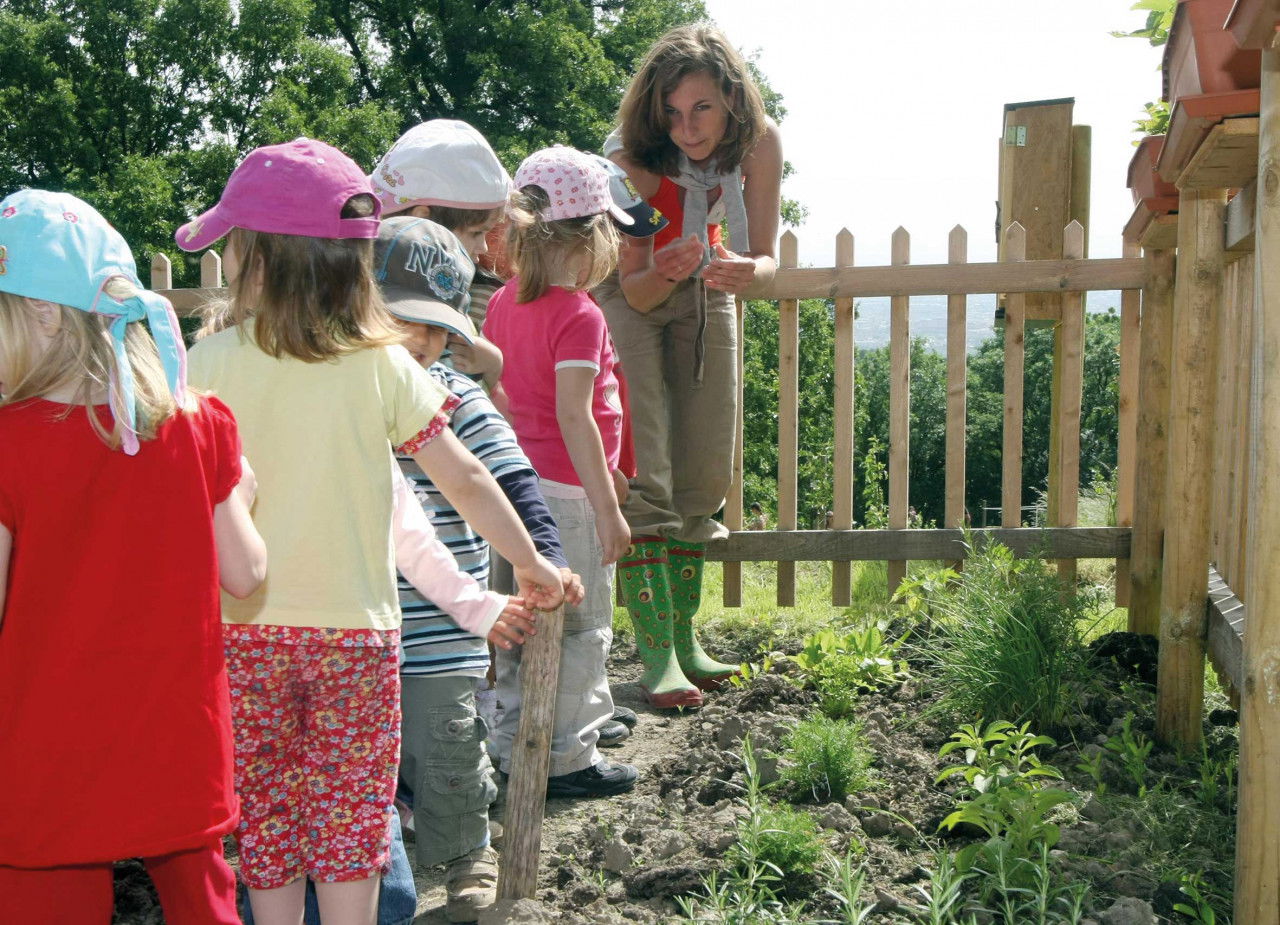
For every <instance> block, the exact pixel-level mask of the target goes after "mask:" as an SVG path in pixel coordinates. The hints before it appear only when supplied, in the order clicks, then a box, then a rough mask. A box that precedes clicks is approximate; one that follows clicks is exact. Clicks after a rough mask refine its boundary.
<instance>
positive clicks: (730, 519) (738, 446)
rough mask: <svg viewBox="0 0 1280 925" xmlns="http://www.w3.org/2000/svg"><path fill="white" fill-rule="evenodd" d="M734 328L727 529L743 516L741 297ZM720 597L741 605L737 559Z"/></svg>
mask: <svg viewBox="0 0 1280 925" xmlns="http://www.w3.org/2000/svg"><path fill="white" fill-rule="evenodd" d="M733 310H734V323H735V325H736V327H735V328H734V330H736V331H737V332H738V385H737V392H738V410H737V412H736V415H735V416H736V417H737V420H738V423H737V424H736V425H735V429H734V432H733V433H734V440H733V481H732V482H730V483H729V496H728V497H727V498H725V501H724V525H725V526H726V527H728V528H729V529H730V530H741V529H742V526H743V524H742V517H743V497H742V390H743V377H742V352H743V340H744V336H743V331H744V330H745V329H744V328H743V326H742V321H743V319H742V315H743V312H744V311H745V303H744V302H743V301H742V299H734V300H733ZM721 579H722V580H721V585H722V587H721V591H720V595H721V599H722V600H723V601H724V606H726V607H741V606H742V564H741V563H739V562H726V563H725V564H724V571H723V573H722V575H721ZM618 593H619V594H621V593H622V582H618Z"/></svg>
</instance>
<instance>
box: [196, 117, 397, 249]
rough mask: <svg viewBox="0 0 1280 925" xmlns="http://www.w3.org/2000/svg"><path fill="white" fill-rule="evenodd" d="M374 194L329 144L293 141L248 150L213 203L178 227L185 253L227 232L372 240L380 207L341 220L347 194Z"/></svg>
mask: <svg viewBox="0 0 1280 925" xmlns="http://www.w3.org/2000/svg"><path fill="white" fill-rule="evenodd" d="M362 193H363V194H365V195H367V196H373V187H372V186H370V184H369V178H368V177H366V176H365V175H364V171H362V170H361V169H360V168H359V167H358V166H356V162H355V161H353V160H352V159H351V158H349V157H347V155H345V154H343V153H342V152H341V151H339V150H338V149H337V148H335V147H333V146H332V145H327V144H325V143H324V142H323V141H315V140H313V139H310V138H296V139H294V140H293V141H290V142H287V143H286V144H282V145H268V146H266V147H264V148H257V149H256V150H254V151H251V152H249V155H248V157H246V158H245V159H244V160H243V161H241V162H240V166H238V167H237V168H236V169H235V170H234V171H232V173H231V179H229V180H227V187H226V189H224V190H223V191H222V198H221V199H220V200H218V204H217V205H216V206H214V207H213V208H212V209H209V210H208V211H207V212H205V213H204V214H203V215H201V216H199V217H198V218H195V219H193V220H192V221H190V222H187V224H185V225H183V226H182V227H181V228H179V229H178V232H177V234H175V235H174V239H175V240H176V241H177V242H178V246H179V247H180V248H182V249H183V250H186V251H199V250H204V249H205V248H206V247H208V246H209V245H211V244H213V243H214V242H215V241H217V240H218V239H219V238H221V237H222V236H223V235H225V234H226V233H227V232H229V231H230V230H231V229H232V228H244V229H246V230H248V231H265V232H268V233H271V234H294V235H298V236H300V237H304V238H370V239H372V238H376V237H377V236H378V218H379V216H380V214H381V211H382V206H381V204H380V203H378V202H377V200H376V199H375V200H374V203H375V206H374V212H373V215H371V216H368V217H366V218H343V217H342V207H343V206H345V205H346V204H347V200H349V199H350V198H351V197H352V196H358V195H360V194H362Z"/></svg>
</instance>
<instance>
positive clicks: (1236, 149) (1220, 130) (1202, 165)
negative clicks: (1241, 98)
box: [1177, 118, 1258, 189]
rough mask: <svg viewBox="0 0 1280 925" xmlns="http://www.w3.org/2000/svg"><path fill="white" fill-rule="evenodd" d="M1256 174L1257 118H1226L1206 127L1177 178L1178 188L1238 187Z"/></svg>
mask: <svg viewBox="0 0 1280 925" xmlns="http://www.w3.org/2000/svg"><path fill="white" fill-rule="evenodd" d="M1257 175H1258V120H1257V119H1251V118H1240V119H1227V120H1226V121H1225V122H1220V123H1218V124H1217V125H1215V126H1214V127H1213V128H1211V129H1210V130H1209V134H1208V135H1207V136H1205V139H1204V141H1202V142H1201V143H1200V147H1198V148H1197V149H1196V153H1195V154H1193V155H1191V160H1189V161H1188V162H1187V166H1186V167H1184V168H1183V170H1182V174H1181V175H1180V176H1179V177H1178V183H1177V185H1178V188H1179V189H1238V188H1240V187H1242V186H1244V185H1245V184H1246V183H1248V182H1249V181H1250V180H1252V179H1254V178H1255V177H1256V176H1257Z"/></svg>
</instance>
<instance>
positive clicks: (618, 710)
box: [613, 706, 637, 729]
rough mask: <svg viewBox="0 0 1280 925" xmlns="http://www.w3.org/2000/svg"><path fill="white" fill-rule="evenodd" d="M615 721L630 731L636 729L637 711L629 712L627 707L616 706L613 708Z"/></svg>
mask: <svg viewBox="0 0 1280 925" xmlns="http://www.w3.org/2000/svg"><path fill="white" fill-rule="evenodd" d="M613 721H614V722H615V723H622V725H624V726H626V727H627V728H628V729H635V728H636V721H637V717H636V711H635V710H628V709H627V708H626V707H619V706H615V707H614V708H613Z"/></svg>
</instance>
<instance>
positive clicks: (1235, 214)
mask: <svg viewBox="0 0 1280 925" xmlns="http://www.w3.org/2000/svg"><path fill="white" fill-rule="evenodd" d="M1257 205H1258V178H1257V177H1254V178H1253V179H1252V180H1250V181H1249V182H1248V183H1246V184H1245V186H1244V188H1243V189H1241V190H1240V192H1238V193H1236V194H1235V196H1233V197H1232V198H1231V201H1230V202H1229V203H1227V221H1226V226H1225V227H1226V232H1225V234H1226V236H1225V238H1224V240H1223V249H1224V250H1226V251H1227V252H1228V253H1233V254H1247V253H1251V252H1252V251H1253V236H1254V213H1255V210H1256V209H1257Z"/></svg>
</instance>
